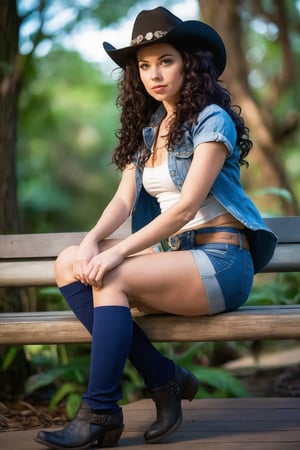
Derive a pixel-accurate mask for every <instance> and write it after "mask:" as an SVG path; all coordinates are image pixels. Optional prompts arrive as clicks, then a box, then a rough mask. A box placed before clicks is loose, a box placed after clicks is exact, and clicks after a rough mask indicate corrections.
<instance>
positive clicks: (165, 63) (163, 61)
mask: <svg viewBox="0 0 300 450" xmlns="http://www.w3.org/2000/svg"><path fill="white" fill-rule="evenodd" d="M161 63H162V65H164V66H168V65H170V64H172V60H171V59H163V60H162V62H161Z"/></svg>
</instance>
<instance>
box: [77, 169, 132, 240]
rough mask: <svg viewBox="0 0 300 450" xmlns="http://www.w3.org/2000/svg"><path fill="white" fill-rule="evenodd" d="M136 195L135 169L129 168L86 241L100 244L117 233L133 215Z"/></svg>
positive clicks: (124, 172)
mask: <svg viewBox="0 0 300 450" xmlns="http://www.w3.org/2000/svg"><path fill="white" fill-rule="evenodd" d="M135 195H136V189H135V167H134V166H128V167H127V168H126V169H125V170H124V171H123V173H122V178H121V181H120V183H119V186H118V188H117V190H116V193H115V194H114V196H113V198H112V199H111V201H110V202H109V204H108V205H107V206H106V208H105V209H104V211H103V213H102V214H101V216H100V218H99V220H98V222H97V223H96V225H95V226H94V227H93V228H92V229H91V230H90V231H89V233H88V234H87V235H86V237H85V238H84V239H85V240H86V241H93V242H97V243H98V242H100V241H102V240H103V239H105V238H107V237H108V236H109V235H111V234H112V233H113V232H114V231H116V230H117V229H118V228H119V227H120V226H121V225H122V224H123V223H124V222H125V221H126V219H127V218H128V217H129V215H130V214H131V210H132V207H133V202H134V200H135Z"/></svg>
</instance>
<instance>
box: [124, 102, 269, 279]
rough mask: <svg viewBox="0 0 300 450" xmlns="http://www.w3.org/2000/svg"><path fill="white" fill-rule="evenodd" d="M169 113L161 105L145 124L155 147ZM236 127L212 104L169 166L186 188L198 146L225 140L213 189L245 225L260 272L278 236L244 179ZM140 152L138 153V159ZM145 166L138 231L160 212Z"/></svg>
mask: <svg viewBox="0 0 300 450" xmlns="http://www.w3.org/2000/svg"><path fill="white" fill-rule="evenodd" d="M164 115H165V109H164V107H163V106H160V107H159V109H158V110H157V111H156V113H155V114H154V115H153V117H152V120H151V124H150V125H151V126H149V127H147V128H144V130H143V138H144V142H145V145H146V147H147V148H148V149H150V148H151V146H152V144H153V142H154V138H155V135H156V131H157V128H158V125H159V123H160V122H161V120H162V118H163V117H164ZM236 136H237V134H236V129H235V126H234V123H233V121H232V119H231V117H230V116H229V114H228V113H227V112H226V111H225V110H223V109H222V108H221V107H219V106H218V105H214V104H212V105H209V106H207V107H206V108H205V109H204V110H203V111H201V112H200V113H199V115H198V119H197V122H196V123H195V124H194V125H193V126H192V127H191V128H190V129H187V130H186V131H185V133H184V135H183V138H182V140H181V142H180V143H179V144H178V145H176V146H175V148H174V149H172V150H171V151H169V152H168V166H169V172H170V176H171V178H172V180H173V183H174V184H175V186H176V187H177V189H178V190H179V191H181V189H182V185H183V183H184V180H185V177H186V174H187V172H188V170H189V167H190V165H191V162H192V158H193V152H194V149H195V148H196V147H197V145H199V144H200V143H202V142H222V143H224V144H225V145H226V147H227V149H228V156H227V158H226V161H225V163H224V166H223V168H222V170H221V172H220V173H219V175H218V176H217V178H216V180H215V182H214V184H213V186H212V188H211V193H212V194H213V195H214V196H215V197H216V199H217V200H218V201H219V202H220V203H221V204H222V205H223V206H224V208H225V209H226V210H227V211H228V212H230V213H231V214H232V215H233V216H234V217H235V218H236V219H237V220H238V221H240V222H241V223H242V224H243V225H244V226H245V229H246V230H245V231H246V234H247V238H248V242H249V247H250V252H251V255H252V259H253V264H254V270H255V272H259V271H260V270H261V269H262V268H263V267H264V266H265V265H266V264H267V263H268V262H269V260H270V259H271V258H272V255H273V253H274V250H275V247H276V244H277V237H276V236H275V234H274V233H273V232H272V231H271V230H270V229H269V228H268V227H267V226H266V224H265V223H264V221H263V219H262V217H261V215H260V213H259V211H258V210H257V208H256V206H255V205H254V204H253V202H252V201H251V200H250V199H249V198H248V197H247V196H246V194H245V192H244V190H243V188H242V186H241V181H240V165H239V156H240V151H239V149H238V147H237V146H236ZM138 157H139V153H137V155H136V161H135V163H136V162H137V160H138ZM142 174H143V168H138V167H137V169H136V201H135V205H134V208H133V211H132V232H135V231H137V230H139V229H140V228H142V227H143V226H145V225H146V224H147V223H149V222H150V221H151V220H153V219H154V218H155V217H156V216H157V215H158V214H160V207H159V204H158V202H157V200H156V198H154V197H152V196H150V195H149V194H148V193H147V192H146V191H145V189H144V188H143V185H142Z"/></svg>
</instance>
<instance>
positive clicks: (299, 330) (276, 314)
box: [0, 305, 300, 344]
mask: <svg viewBox="0 0 300 450" xmlns="http://www.w3.org/2000/svg"><path fill="white" fill-rule="evenodd" d="M133 317H134V320H135V321H136V322H137V323H138V324H139V325H140V326H141V327H142V328H143V330H144V331H145V332H146V334H147V335H148V336H149V338H150V339H151V340H152V341H153V342H173V341H178V342H179V341H187V342H192V341H195V342H201V341H237V340H253V339H254V338H255V339H258V340H260V339H262V340H264V339H299V338H300V305H299V306H297V305H292V306H287V305H285V306H282V307H280V306H259V307H257V306H244V307H242V308H240V309H238V310H237V311H233V312H230V313H226V314H219V315H216V316H210V317H208V316H197V317H182V316H173V315H169V314H161V315H143V314H136V313H135V312H134V311H133ZM16 324H17V326H16ZM89 341H90V335H89V333H88V332H87V330H86V329H85V328H84V327H83V325H82V324H81V323H80V322H79V321H78V320H77V318H76V317H75V316H74V314H73V313H72V312H71V311H54V312H51V311H47V312H35V313H3V314H0V342H1V343H2V344H11V343H14V344H38V343H39V344H43V343H44V344H59V343H70V342H72V343H83V342H89Z"/></svg>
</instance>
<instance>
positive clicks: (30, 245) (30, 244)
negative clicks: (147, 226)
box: [0, 221, 129, 259]
mask: <svg viewBox="0 0 300 450" xmlns="http://www.w3.org/2000/svg"><path fill="white" fill-rule="evenodd" d="M128 234H129V221H127V222H126V223H125V224H123V225H122V226H121V227H120V228H118V230H116V231H115V232H114V233H112V234H111V236H110V237H111V238H119V239H120V238H124V237H126V236H127V235H128ZM85 235H86V232H72V233H36V234H7V235H0V259H14V258H15V259H21V258H39V259H41V258H55V257H56V256H57V255H58V254H59V253H60V252H61V250H63V249H64V248H66V247H68V246H69V245H74V244H79V243H80V242H81V241H82V239H83V237H84V236H85Z"/></svg>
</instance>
